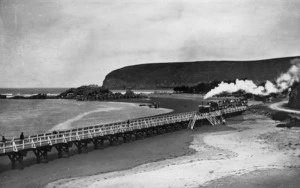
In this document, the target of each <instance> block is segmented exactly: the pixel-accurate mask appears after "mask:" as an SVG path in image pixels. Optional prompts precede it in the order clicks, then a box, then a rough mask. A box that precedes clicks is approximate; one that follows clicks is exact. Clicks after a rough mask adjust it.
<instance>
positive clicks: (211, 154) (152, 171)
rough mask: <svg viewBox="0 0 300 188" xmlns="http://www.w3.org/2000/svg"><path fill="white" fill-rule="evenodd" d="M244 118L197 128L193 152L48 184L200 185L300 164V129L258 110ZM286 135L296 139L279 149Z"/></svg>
mask: <svg viewBox="0 0 300 188" xmlns="http://www.w3.org/2000/svg"><path fill="white" fill-rule="evenodd" d="M243 118H244V121H243V122H240V123H238V124H232V125H229V126H230V127H233V128H235V130H230V131H225V132H216V133H209V134H197V133H195V134H194V136H193V142H192V143H191V145H190V148H191V149H194V150H195V151H196V152H195V153H194V154H192V155H190V156H183V157H179V158H174V159H168V160H164V161H160V162H154V163H149V164H145V165H142V166H138V167H136V168H133V169H130V170H125V171H119V172H112V173H106V174H100V175H95V176H90V177H81V178H72V179H64V180H59V181H56V182H53V183H50V184H48V185H47V187H197V186H203V185H204V186H205V185H209V183H210V181H213V180H216V179H220V178H223V177H226V176H240V175H243V174H247V173H250V172H253V171H257V170H267V169H286V168H287V169H289V168H293V169H299V168H300V160H299V156H300V147H299V145H298V144H297V143H299V141H300V140H299V137H298V136H299V133H300V129H289V130H288V129H278V128H275V125H276V124H277V122H274V121H273V120H270V119H269V118H267V117H264V116H259V115H254V114H246V115H244V117H243ZM273 137H276V139H274V138H273ZM284 140H285V141H287V142H288V143H290V142H293V143H291V144H287V146H284V147H282V148H280V147H279V145H282V142H283V141H284ZM290 145H292V146H293V147H292V148H289V146H290ZM153 180H155V181H153ZM294 186H295V185H294Z"/></svg>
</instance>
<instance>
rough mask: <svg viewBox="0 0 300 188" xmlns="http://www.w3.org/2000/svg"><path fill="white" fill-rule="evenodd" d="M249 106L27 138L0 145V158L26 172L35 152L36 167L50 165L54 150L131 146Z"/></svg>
mask: <svg viewBox="0 0 300 188" xmlns="http://www.w3.org/2000/svg"><path fill="white" fill-rule="evenodd" d="M246 109H247V106H237V107H229V108H225V109H219V110H216V111H213V112H210V113H199V112H197V111H194V112H186V113H178V114H171V115H162V116H154V117H147V118H140V119H132V120H129V121H123V122H116V123H109V124H99V125H95V126H89V127H84V128H77V129H72V130H65V131H57V132H53V133H45V134H39V135H34V136H29V137H26V138H25V139H23V140H20V139H14V140H10V141H6V142H5V143H3V144H1V145H0V156H5V155H7V156H8V157H9V159H10V160H11V164H12V168H13V169H14V168H17V167H18V168H20V169H22V168H23V158H24V157H25V156H26V154H27V152H28V151H33V152H34V154H35V156H36V158H37V163H40V162H48V152H50V151H51V149H52V148H53V147H55V148H56V150H57V151H58V158H62V157H69V150H70V148H71V147H72V145H73V144H74V145H76V147H77V149H78V153H82V152H87V150H88V144H90V143H93V144H94V148H95V149H97V148H99V147H100V146H103V144H104V141H109V143H110V144H111V145H115V144H118V143H119V140H120V139H121V140H122V141H123V142H130V141H133V140H135V139H140V138H145V137H147V136H152V135H156V134H162V133H165V132H172V131H174V130H179V129H182V128H190V129H193V127H194V124H195V122H196V121H197V120H205V119H207V120H208V121H209V122H210V123H211V124H212V125H216V124H219V123H220V122H221V121H220V120H221V119H222V118H226V117H228V116H233V115H237V114H240V113H241V112H243V111H245V110H246Z"/></svg>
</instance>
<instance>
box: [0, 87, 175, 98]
mask: <svg viewBox="0 0 300 188" xmlns="http://www.w3.org/2000/svg"><path fill="white" fill-rule="evenodd" d="M68 89H69V88H0V95H5V96H6V97H7V98H11V97H13V96H25V97H28V96H32V95H37V94H39V93H42V94H47V95H48V96H56V95H59V94H60V93H62V92H64V91H66V90H68ZM111 91H112V92H114V93H117V92H120V93H122V94H124V93H125V92H126V90H111ZM132 91H133V92H135V93H143V94H151V93H173V90H171V89H158V90H132Z"/></svg>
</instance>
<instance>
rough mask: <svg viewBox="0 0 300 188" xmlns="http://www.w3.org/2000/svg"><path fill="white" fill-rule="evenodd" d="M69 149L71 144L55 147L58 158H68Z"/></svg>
mask: <svg viewBox="0 0 300 188" xmlns="http://www.w3.org/2000/svg"><path fill="white" fill-rule="evenodd" d="M70 147H72V143H63V144H58V145H56V146H55V148H56V150H57V151H58V158H62V157H67V158H69V157H70Z"/></svg>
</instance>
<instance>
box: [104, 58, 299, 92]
mask: <svg viewBox="0 0 300 188" xmlns="http://www.w3.org/2000/svg"><path fill="white" fill-rule="evenodd" d="M294 58H296V57H287V58H277V59H268V60H258V61H197V62H181V63H152V64H141V65H134V66H128V67H124V68H121V69H117V70H114V71H112V72H110V73H109V74H108V75H107V76H106V78H105V80H104V81H103V86H104V87H106V88H109V89H127V88H131V89H158V88H173V87H175V86H181V85H186V86H193V85H196V84H198V83H199V82H210V81H214V80H217V81H222V80H235V79H237V78H240V79H243V78H248V79H251V80H253V81H255V82H256V83H260V82H263V81H265V80H273V79H275V78H276V77H277V76H278V75H279V74H280V73H282V72H284V71H286V70H287V69H288V68H289V67H290V66H291V65H290V61H291V59H294Z"/></svg>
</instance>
